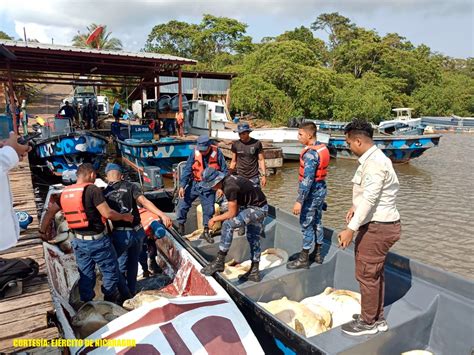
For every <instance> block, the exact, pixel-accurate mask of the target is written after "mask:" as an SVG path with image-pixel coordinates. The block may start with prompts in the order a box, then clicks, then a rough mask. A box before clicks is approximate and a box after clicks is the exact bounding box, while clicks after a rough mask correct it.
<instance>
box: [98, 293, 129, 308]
mask: <svg viewBox="0 0 474 355" xmlns="http://www.w3.org/2000/svg"><path fill="white" fill-rule="evenodd" d="M128 296H130V297H129V298H132V297H131V295H128ZM128 296H124V295H121V294H120V292H119V291H118V290H117V289H116V290H115V291H113V292H112V293H109V294H105V293H104V301H107V302H112V303H115V304H118V305H119V306H121V305H122V304H123V302H124V301H125V300H126V299H127V297H128Z"/></svg>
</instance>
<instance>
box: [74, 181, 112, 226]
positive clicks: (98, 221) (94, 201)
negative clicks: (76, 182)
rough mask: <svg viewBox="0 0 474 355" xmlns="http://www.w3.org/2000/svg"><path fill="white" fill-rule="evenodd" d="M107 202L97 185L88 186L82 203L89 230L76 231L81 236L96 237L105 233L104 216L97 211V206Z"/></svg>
mask: <svg viewBox="0 0 474 355" xmlns="http://www.w3.org/2000/svg"><path fill="white" fill-rule="evenodd" d="M103 202H105V198H104V195H103V194H102V190H101V189H99V188H98V187H97V186H95V185H89V186H86V188H85V189H84V194H83V195H82V203H83V205H84V211H85V212H86V216H87V220H88V221H89V226H88V227H87V228H78V229H74V230H75V231H77V232H78V233H79V234H83V235H94V234H99V233H101V232H103V231H104V229H105V226H104V223H103V222H102V215H101V214H100V212H99V211H98V210H97V208H96V207H97V206H98V205H100V204H101V203H103Z"/></svg>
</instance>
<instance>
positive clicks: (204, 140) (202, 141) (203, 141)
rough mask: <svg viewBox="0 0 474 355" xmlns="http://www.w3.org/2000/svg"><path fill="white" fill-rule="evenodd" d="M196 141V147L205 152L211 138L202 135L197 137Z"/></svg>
mask: <svg viewBox="0 0 474 355" xmlns="http://www.w3.org/2000/svg"><path fill="white" fill-rule="evenodd" d="M196 143H197V144H196V149H197V150H199V151H201V152H205V151H206V150H207V148H209V146H210V145H211V140H210V139H209V137H208V136H206V135H202V136H199V137H198V139H197V140H196Z"/></svg>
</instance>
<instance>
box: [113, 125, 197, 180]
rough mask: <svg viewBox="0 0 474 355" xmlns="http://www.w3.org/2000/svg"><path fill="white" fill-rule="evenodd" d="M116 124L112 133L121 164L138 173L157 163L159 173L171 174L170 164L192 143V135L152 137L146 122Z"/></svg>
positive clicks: (185, 153)
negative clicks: (118, 127)
mask: <svg viewBox="0 0 474 355" xmlns="http://www.w3.org/2000/svg"><path fill="white" fill-rule="evenodd" d="M120 125H121V128H120V133H117V132H115V134H114V140H115V143H116V147H117V153H118V154H119V155H120V156H121V157H122V161H123V163H124V164H126V165H128V166H130V167H131V168H133V169H135V170H136V171H138V172H140V173H142V172H143V171H144V169H145V168H147V167H158V168H159V169H160V171H159V172H160V174H162V175H164V174H171V173H172V172H173V166H174V165H175V164H177V163H179V162H180V161H183V160H186V159H188V157H189V156H190V155H191V154H192V153H193V151H194V148H195V147H196V139H195V138H180V137H163V138H161V139H159V140H155V139H154V135H153V132H152V130H151V129H150V128H149V127H148V126H147V125H124V124H120ZM113 133H114V132H113Z"/></svg>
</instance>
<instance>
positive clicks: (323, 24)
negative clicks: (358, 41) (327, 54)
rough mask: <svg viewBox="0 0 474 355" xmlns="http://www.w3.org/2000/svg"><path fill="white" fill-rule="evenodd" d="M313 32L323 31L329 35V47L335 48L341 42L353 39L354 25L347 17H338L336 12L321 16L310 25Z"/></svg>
mask: <svg viewBox="0 0 474 355" xmlns="http://www.w3.org/2000/svg"><path fill="white" fill-rule="evenodd" d="M311 29H312V30H314V31H319V30H322V31H325V32H326V33H328V34H329V46H330V48H331V49H334V48H336V47H337V46H338V45H339V44H341V43H342V42H345V41H348V40H350V39H351V38H352V37H353V33H354V31H355V29H356V25H355V24H353V23H352V22H351V20H349V19H348V18H347V17H344V16H342V15H339V13H338V12H333V13H330V14H327V13H325V14H321V15H319V16H318V17H317V18H316V20H315V21H314V22H313V23H312V24H311Z"/></svg>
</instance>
